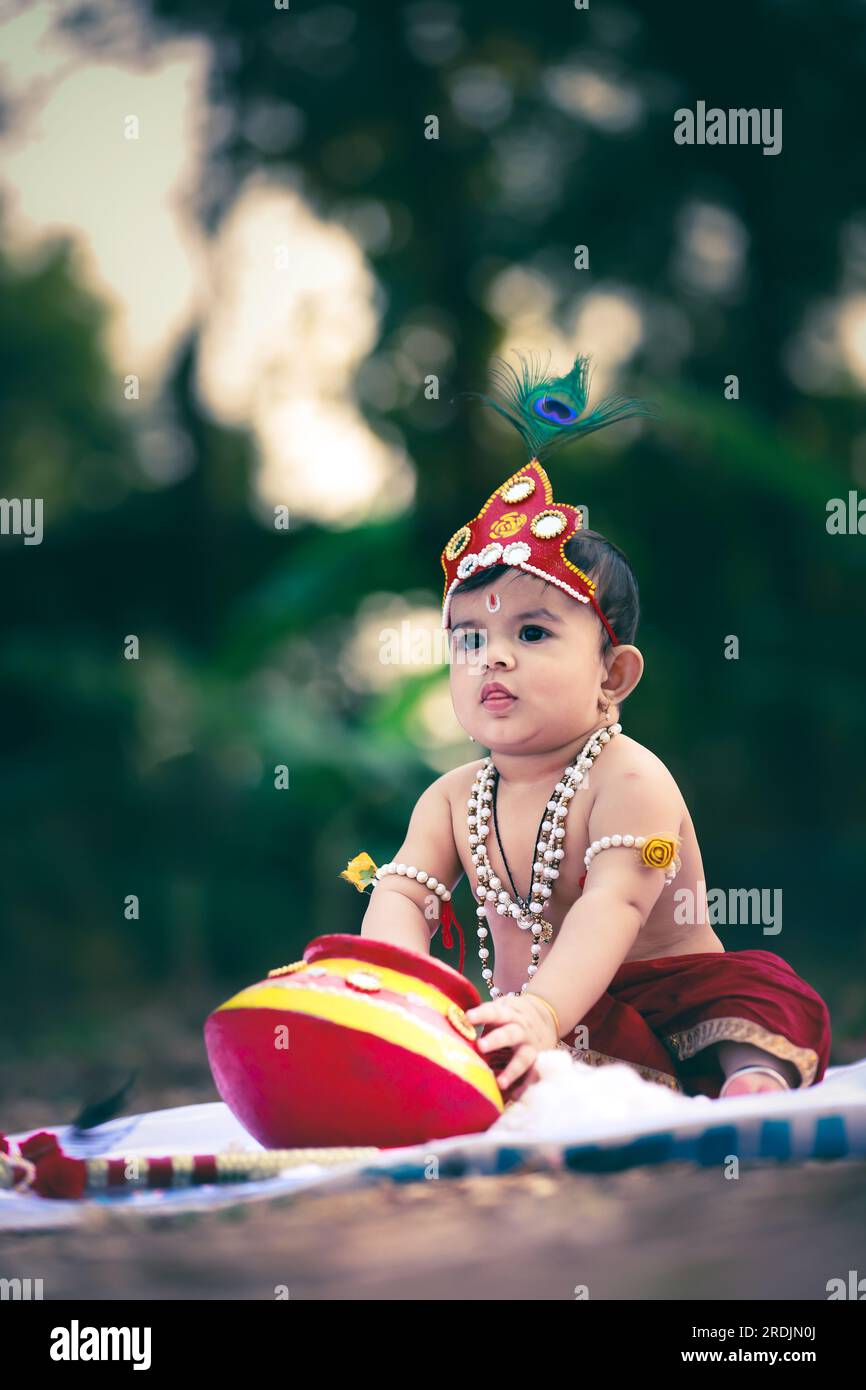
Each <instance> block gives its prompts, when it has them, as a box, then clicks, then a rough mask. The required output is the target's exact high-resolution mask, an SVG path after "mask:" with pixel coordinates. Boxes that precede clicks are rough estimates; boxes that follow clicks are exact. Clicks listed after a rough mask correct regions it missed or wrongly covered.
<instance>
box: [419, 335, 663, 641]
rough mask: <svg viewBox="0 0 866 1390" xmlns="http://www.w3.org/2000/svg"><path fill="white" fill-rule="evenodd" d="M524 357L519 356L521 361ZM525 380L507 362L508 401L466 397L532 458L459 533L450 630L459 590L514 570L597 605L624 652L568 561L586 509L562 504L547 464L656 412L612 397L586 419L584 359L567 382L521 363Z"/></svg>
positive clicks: (451, 560) (445, 562) (450, 566)
mask: <svg viewBox="0 0 866 1390" xmlns="http://www.w3.org/2000/svg"><path fill="white" fill-rule="evenodd" d="M518 355H519V354H518ZM520 361H521V368H522V370H521V372H520V373H519V374H518V373H517V372H516V371H515V370H514V368H513V367H512V366H511V365H510V364H509V363H505V362H504V363H503V364H502V368H501V371H500V373H499V375H500V381H501V385H502V397H501V399H499V400H497V399H494V398H493V397H490V396H484V395H481V394H480V393H478V392H464V393H463V394H464V395H465V396H474V397H476V398H477V399H479V400H482V401H483V402H484V403H485V404H486V405H490V406H492V407H493V409H494V410H496V411H498V412H499V414H500V415H504V416H505V418H506V419H507V420H508V421H509V422H510V423H511V424H512V425H514V427H515V429H517V430H518V432H519V433H520V435H521V436H522V438H523V439H524V441H525V443H526V444H527V445H528V447H529V449H530V451H531V454H532V457H531V458H530V460H529V463H527V464H524V466H523V467H522V468H520V469H518V471H517V472H516V473H512V475H511V477H510V478H508V479H506V481H505V482H504V483H502V484H500V486H499V487H498V488H497V489H496V491H495V492H494V493H493V495H492V496H491V497H489V498H488V499H487V501H486V502H485V503H484V506H483V507H482V508H481V511H480V512H479V513H478V515H477V516H475V517H473V519H472V520H471V521H469V522H467V523H466V525H465V526H461V527H460V529H459V531H455V532H454V535H453V536H452V537H451V539H450V540H449V542H448V544H447V545H446V546H445V549H444V550H443V551H442V568H443V569H444V571H445V592H444V595H443V600H442V626H443V627H444V628H447V627H449V625H450V610H451V598H452V595H453V593H454V590H455V589H456V588H458V587H459V585H460V584H461V583H462V582H463V581H464V580H465V579H468V578H469V577H470V575H472V574H474V573H475V572H476V571H477V570H478V569H479V568H481V569H484V568H486V567H487V566H492V565H511V566H513V567H514V568H516V569H521V570H525V571H526V573H528V574H535V575H538V576H539V577H540V578H541V579H546V580H548V581H549V582H550V583H552V584H556V585H557V586H558V587H559V588H560V589H561V590H562V591H563V592H564V593H566V594H568V595H569V596H570V597H571V598H574V599H576V600H577V601H578V603H590V604H592V606H593V608H594V609H595V611H596V613H597V614H598V616H599V618H600V619H601V621H602V623H603V624H604V626H605V627H606V629H607V631H608V632H609V634H610V637H611V641H612V642H613V643H614V644H615V645H616V643H617V637H616V634H615V633H614V631H613V628H612V627H611V625H610V623H609V622H608V620H607V618H606V617H605V615H604V613H602V611H601V608H600V607H599V605H598V602H597V600H596V597H595V588H596V586H595V584H594V583H593V581H592V580H591V579H590V578H589V576H588V575H586V574H584V572H583V570H581V569H579V568H578V566H577V565H575V564H573V563H572V561H571V560H569V559H567V557H566V554H565V545H566V542H567V541H569V540H570V539H571V537H572V536H573V535H574V534H575V532H577V531H579V530H580V528H581V527H582V525H583V514H582V513H581V511H580V508H579V507H574V506H572V505H571V504H570V503H567V502H555V501H554V498H553V489H552V487H551V485H550V479H549V478H548V476H547V474H546V473H545V471H544V469H543V468H542V466H541V463H540V462H539V460H540V459H541V458H542V457H547V456H548V455H549V454H551V453H553V452H554V451H555V450H556V449H558V448H560V447H561V446H562V445H563V444H567V443H569V442H570V441H571V440H573V439H576V438H580V437H582V436H583V435H586V434H591V433H592V431H593V430H598V429H603V428H604V426H605V425H610V424H613V423H614V421H616V420H626V419H628V418H629V417H630V416H632V415H651V414H652V413H653V412H652V410H651V409H650V408H649V406H647V405H645V404H643V403H642V402H640V401H635V400H632V399H631V398H629V397H626V396H611V397H608V398H607V399H606V400H604V401H602V402H601V404H600V405H598V406H596V408H595V409H594V410H592V411H590V413H589V414H588V415H586V416H584V414H583V412H584V410H585V409H586V403H587V399H588V396H589V376H590V372H589V361H590V359H589V358H588V357H577V358H576V359H575V362H574V366H573V367H572V369H571V371H570V372H569V373H568V375H567V376H564V377H549V376H547V375H545V374H544V373H542V372H540V371H539V370H538V369H537V368H536V367H535V364H534V362H533V364H532V367H531V368H530V367H528V366H527V364H526V361H525V360H524V358H523V357H522V356H521V357H520Z"/></svg>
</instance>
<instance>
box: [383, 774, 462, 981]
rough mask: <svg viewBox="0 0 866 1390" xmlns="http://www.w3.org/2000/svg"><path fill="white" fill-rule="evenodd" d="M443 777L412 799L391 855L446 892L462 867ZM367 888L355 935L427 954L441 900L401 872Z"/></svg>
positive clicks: (459, 873)
mask: <svg viewBox="0 0 866 1390" xmlns="http://www.w3.org/2000/svg"><path fill="white" fill-rule="evenodd" d="M447 777H448V774H447V773H446V774H445V776H444V777H440V778H439V779H438V780H437V781H436V782H434V783H433V784H432V785H431V786H429V787H428V788H427V790H426V791H425V792H423V793H422V794H421V796H420V797H419V798H418V801H417V803H416V805H415V809H414V811H413V812H412V816H411V819H410V821H409V828H408V829H407V831H406V838H405V840H404V841H403V843H402V845H401V846H400V848H399V849H398V851H397V853H396V854H395V855H394V856H393V859H394V862H395V863H397V864H407V865H410V866H414V867H415V868H416V869H421V870H423V871H424V872H425V873H427V874H431V875H433V876H434V877H435V878H437V879H438V880H439V881H440V882H441V883H444V884H445V887H446V888H448V889H449V890H450V889H453V887H454V885H455V884H456V883H457V882H458V881H459V879H460V877H461V875H462V873H463V867H462V865H461V863H460V856H459V854H458V853H457V846H456V845H455V843H454V831H453V827H452V821H451V803H450V801H449V799H448V792H447V790H446V778H447ZM371 891H372V894H373V897H372V901H371V902H370V906H369V907H368V908H367V911H366V912H365V914H364V920H363V921H362V923H361V935H362V936H374V937H377V938H378V939H379V940H380V941H393V942H395V943H396V944H397V945H398V946H407V947H409V948H410V949H411V950H413V951H423V952H424V953H425V954H427V955H429V953H430V942H431V941H432V939H433V937H434V936H435V934H436V928H437V927H438V926H439V914H440V912H441V908H442V900H441V898H439V897H437V895H436V894H435V893H434V892H433V890H432V889H431V888H428V887H427V884H426V883H419V882H418V880H417V879H415V878H406V877H404V876H403V875H402V874H388V875H387V876H386V877H385V878H382V879H379V880H378V881H377V882H376V885H375V887H374V888H373V889H372V890H371Z"/></svg>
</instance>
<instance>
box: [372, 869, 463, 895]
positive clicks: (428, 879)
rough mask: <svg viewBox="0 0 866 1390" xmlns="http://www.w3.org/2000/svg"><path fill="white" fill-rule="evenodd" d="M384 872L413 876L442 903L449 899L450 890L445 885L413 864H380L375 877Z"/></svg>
mask: <svg viewBox="0 0 866 1390" xmlns="http://www.w3.org/2000/svg"><path fill="white" fill-rule="evenodd" d="M386 874H400V875H401V876H402V877H403V878H414V879H416V880H417V882H418V883H423V884H426V886H427V887H428V888H429V889H431V890H432V892H434V893H435V894H436V895H437V896H438V897H440V898H441V899H442V901H443V903H447V902H450V901H451V892H450V890H449V889H448V888H446V887H445V884H444V883H440V882H439V880H438V878H435V877H434V875H433V874H428V873H425V872H424V870H423V869H416V868H415V865H414V864H395V863H393V862H392V863H390V864H382V865H381V866H380V867H379V868H378V869H377V870H376V878H380V879H381V878H384V877H385V875H386Z"/></svg>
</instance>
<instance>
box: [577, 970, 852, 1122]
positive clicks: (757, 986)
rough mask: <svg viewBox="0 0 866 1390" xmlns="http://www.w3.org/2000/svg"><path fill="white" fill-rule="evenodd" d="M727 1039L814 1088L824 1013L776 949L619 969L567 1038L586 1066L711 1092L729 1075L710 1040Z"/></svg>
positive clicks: (823, 1042) (825, 1053)
mask: <svg viewBox="0 0 866 1390" xmlns="http://www.w3.org/2000/svg"><path fill="white" fill-rule="evenodd" d="M726 1040H730V1041H731V1042H740V1043H751V1044H753V1046H755V1047H760V1048H762V1049H763V1050H764V1051H765V1052H771V1053H772V1054H773V1056H774V1057H780V1058H782V1059H783V1060H785V1061H786V1062H793V1063H794V1065H795V1067H796V1068H797V1071H798V1072H799V1074H800V1085H801V1086H811V1085H813V1084H814V1083H815V1082H816V1081H820V1080H821V1078H822V1077H823V1075H824V1072H825V1071H826V1070H827V1063H828V1061H829V1057H830V1014H829V1011H828V1009H827V1005H826V1004H825V1003H824V1001H823V999H822V998H821V997H820V995H819V994H817V993H816V992H815V990H814V989H812V987H811V985H808V984H806V981H805V980H801V979H800V976H799V975H797V974H796V972H795V971H794V970H792V969H791V967H790V965H788V964H787V962H786V961H784V960H782V958H781V956H777V955H774V954H773V953H772V951H718V952H716V951H701V952H698V953H695V954H692V955H685V956H658V957H656V958H655V959H653V960H636V961H629V962H627V963H626V964H625V965H622V966H620V968H619V970H618V971H617V973H616V975H615V976H614V978H613V980H612V981H611V983H610V985H609V987H608V989H607V990H606V991H605V993H604V994H603V995H602V996H601V998H600V999H599V1000H598V1001H597V1002H596V1003H595V1004H594V1005H593V1007H592V1008H591V1009H590V1011H589V1013H588V1014H587V1015H586V1017H585V1018H584V1019H583V1021H582V1023H581V1024H579V1025H578V1027H577V1028H576V1029H574V1030H573V1031H572V1032H571V1033H570V1034H568V1035H567V1036H566V1038H564V1039H563V1042H564V1044H565V1045H566V1046H568V1047H569V1048H570V1049H571V1050H572V1051H574V1053H575V1055H576V1056H578V1057H579V1058H580V1059H581V1061H584V1062H588V1063H590V1064H591V1065H594V1066H600V1065H603V1064H605V1063H608V1062H627V1063H628V1064H629V1065H630V1066H632V1067H634V1068H635V1070H636V1071H638V1072H639V1073H640V1075H641V1076H643V1077H644V1078H645V1079H646V1080H647V1081H657V1082H659V1083H660V1084H661V1085H664V1086H670V1087H672V1089H674V1090H677V1091H684V1092H685V1093H686V1094H687V1095H706V1096H710V1097H713V1098H715V1097H716V1096H718V1094H719V1090H720V1089H721V1086H722V1083H723V1081H724V1079H725V1075H724V1072H723V1070H722V1067H721V1064H720V1062H719V1058H718V1052H717V1049H716V1048H715V1047H714V1046H713V1044H714V1043H718V1042H723V1041H726ZM560 1045H562V1044H560Z"/></svg>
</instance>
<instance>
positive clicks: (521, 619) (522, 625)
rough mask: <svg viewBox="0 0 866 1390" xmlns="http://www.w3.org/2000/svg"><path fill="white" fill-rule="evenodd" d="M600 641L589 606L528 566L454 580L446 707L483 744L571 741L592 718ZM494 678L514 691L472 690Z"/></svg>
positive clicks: (595, 720)
mask: <svg viewBox="0 0 866 1390" xmlns="http://www.w3.org/2000/svg"><path fill="white" fill-rule="evenodd" d="M496 600H498V603H499V606H498V608H497V609H496V611H495V612H491V611H490V604H491V602H492V604H493V607H494V608H495V607H496ZM541 610H544V611H541ZM600 648H601V636H600V624H599V620H598V618H597V617H596V615H595V612H594V611H593V609H592V607H591V606H590V605H589V604H588V603H579V602H578V601H577V600H576V599H572V598H568V596H567V595H565V594H563V593H562V592H561V590H559V589H558V588H557V587H556V585H554V584H547V585H545V583H544V581H543V580H542V579H538V578H536V577H535V575H531V574H526V573H524V572H522V571H520V570H517V569H514V570H512V571H511V572H510V573H509V574H507V575H506V576H504V578H502V579H501V580H496V581H495V582H494V583H493V584H490V585H488V586H487V587H486V588H484V589H475V590H472V591H470V592H469V593H466V594H461V592H460V589H459V588H457V589H455V591H454V595H453V597H452V600H451V699H452V702H453V704H454V712H455V714H456V715H457V718H458V720H459V721H460V723H461V724H462V726H463V728H464V729H465V730H466V732H467V733H469V734H472V735H473V737H474V738H476V739H477V740H478V742H479V744H481V745H482V746H484V747H486V748H489V749H490V750H491V752H493V751H495V750H496V749H501V750H502V751H503V752H506V751H507V752H513V753H535V752H543V751H545V750H547V749H552V748H557V747H560V746H562V745H563V744H566V743H569V742H572V741H574V740H576V739H577V738H579V736H580V735H581V734H582V733H583V732H584V731H585V730H587V729H592V728H595V727H597V726H598V724H599V723H600V719H599V694H600V691H601V687H602V682H603V681H604V679H605V677H606V668H605V662H604V659H603V657H602V655H601V650H600ZM494 681H496V682H499V683H500V684H501V685H503V686H505V688H506V690H508V691H509V692H510V694H511V695H512V696H513V697H514V698H513V699H510V700H509V699H500V700H496V698H495V697H494V696H489V697H488V698H486V699H485V700H482V698H481V696H482V692H483V690H484V687H485V686H486V685H488V684H489V683H491V682H494ZM602 703H604V701H603V700H602Z"/></svg>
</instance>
